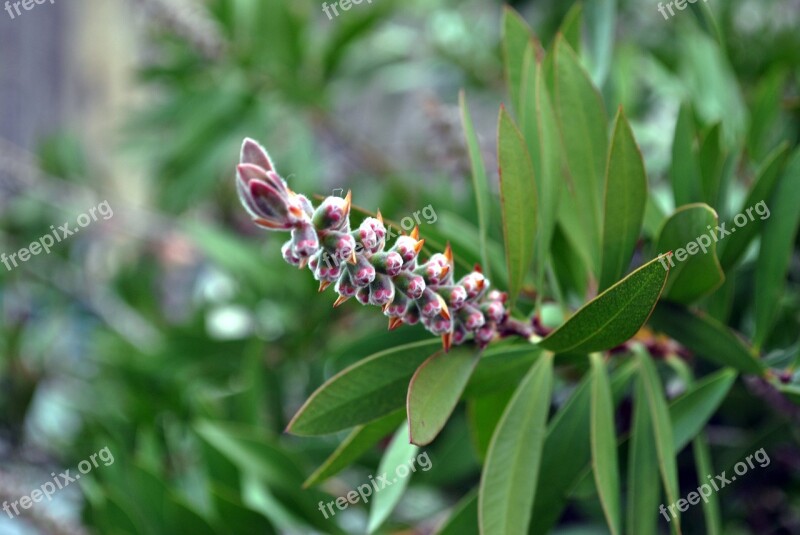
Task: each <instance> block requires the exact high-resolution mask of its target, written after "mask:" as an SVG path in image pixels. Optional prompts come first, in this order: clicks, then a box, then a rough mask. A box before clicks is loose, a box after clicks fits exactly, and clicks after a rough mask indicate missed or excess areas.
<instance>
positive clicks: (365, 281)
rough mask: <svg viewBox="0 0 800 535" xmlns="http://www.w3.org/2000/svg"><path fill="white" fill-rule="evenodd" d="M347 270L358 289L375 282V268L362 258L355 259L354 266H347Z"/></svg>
mask: <svg viewBox="0 0 800 535" xmlns="http://www.w3.org/2000/svg"><path fill="white" fill-rule="evenodd" d="M347 270H348V271H349V272H350V277H351V278H352V279H353V284H355V285H356V286H357V287H358V288H363V287H365V286H369V285H370V283H371V282H372V281H374V280H375V268H374V267H373V266H372V264H370V263H369V260H367V259H366V258H365V257H363V256H357V257H356V264H355V265H352V264H347Z"/></svg>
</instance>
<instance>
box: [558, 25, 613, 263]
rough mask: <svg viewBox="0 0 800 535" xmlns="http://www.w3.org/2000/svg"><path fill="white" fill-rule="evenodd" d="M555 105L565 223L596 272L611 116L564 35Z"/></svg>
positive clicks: (561, 43) (560, 45) (561, 40)
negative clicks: (563, 178) (563, 171)
mask: <svg viewBox="0 0 800 535" xmlns="http://www.w3.org/2000/svg"><path fill="white" fill-rule="evenodd" d="M554 66H555V104H556V111H557V117H558V120H559V125H560V130H561V141H562V143H563V147H564V156H565V161H566V168H567V169H566V170H567V177H568V184H569V185H568V188H567V189H566V191H565V194H564V195H562V197H561V200H562V211H561V218H560V222H561V223H562V225H563V226H564V228H565V231H566V232H567V234H568V235H569V236H570V237H571V239H572V241H574V243H575V245H576V247H577V249H578V251H579V252H580V253H581V255H582V257H583V258H584V261H585V262H586V263H587V265H588V266H589V267H590V268H591V271H592V273H594V274H595V276H598V275H599V273H598V272H599V269H600V242H601V229H602V195H603V173H604V171H605V168H606V155H607V151H608V134H607V125H608V118H607V116H606V112H605V108H604V106H603V101H602V98H601V97H600V94H599V93H598V91H597V89H596V88H595V87H594V86H593V85H592V82H591V80H590V79H589V75H588V74H587V73H586V71H585V70H584V69H583V67H582V66H581V64H580V61H579V60H578V56H577V55H576V54H575V52H574V51H573V50H572V49H571V48H570V47H569V45H568V44H567V42H566V41H565V40H564V38H563V37H557V38H556V44H555V57H554Z"/></svg>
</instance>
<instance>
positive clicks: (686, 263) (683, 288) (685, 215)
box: [657, 204, 725, 304]
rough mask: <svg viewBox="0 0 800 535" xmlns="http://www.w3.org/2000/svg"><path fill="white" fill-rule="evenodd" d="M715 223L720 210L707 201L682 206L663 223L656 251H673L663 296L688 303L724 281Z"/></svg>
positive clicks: (711, 290) (706, 293)
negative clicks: (717, 210)
mask: <svg viewBox="0 0 800 535" xmlns="http://www.w3.org/2000/svg"><path fill="white" fill-rule="evenodd" d="M716 225H717V213H716V212H715V211H714V210H713V209H711V207H709V206H707V205H705V204H689V205H686V206H681V207H680V208H678V209H677V210H676V211H675V213H674V214H672V216H671V217H670V218H669V219H667V221H666V222H665V223H664V227H663V228H662V229H661V233H660V235H659V237H658V246H657V247H658V249H657V250H658V251H659V252H663V253H664V254H667V253H669V252H672V253H673V254H672V255H669V257H668V260H669V264H670V266H671V268H672V269H671V270H670V274H669V280H667V285H666V287H665V288H664V299H667V300H670V301H675V302H678V303H684V304H689V303H692V302H694V301H696V300H697V299H700V298H701V297H703V296H705V295H708V294H710V293H711V292H713V291H714V290H716V289H717V288H719V287H720V286H721V285H722V283H723V282H724V281H725V274H724V273H723V272H722V267H720V265H719V260H717V246H716V240H717V239H718V238H717V231H716V229H715V227H716ZM709 227H711V230H708V229H709ZM704 249H705V250H704Z"/></svg>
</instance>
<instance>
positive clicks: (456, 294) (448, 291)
mask: <svg viewBox="0 0 800 535" xmlns="http://www.w3.org/2000/svg"><path fill="white" fill-rule="evenodd" d="M436 291H437V292H438V293H439V295H441V296H442V297H444V300H445V301H447V305H448V306H449V307H450V310H454V311H455V310H458V309H460V308H461V307H463V306H464V303H466V302H467V290H466V289H465V288H464V287H463V286H440V287H439V288H437V289H436Z"/></svg>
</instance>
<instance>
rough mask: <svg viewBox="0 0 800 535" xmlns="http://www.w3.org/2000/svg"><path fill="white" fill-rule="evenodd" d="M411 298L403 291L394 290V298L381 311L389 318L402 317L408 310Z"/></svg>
mask: <svg viewBox="0 0 800 535" xmlns="http://www.w3.org/2000/svg"><path fill="white" fill-rule="evenodd" d="M410 306H411V300H410V299H409V298H408V297H407V296H406V294H404V293H403V292H397V291H396V292H394V299H392V304H390V305H389V307H388V308H386V310H384V311H383V313H384V314H385V315H386V316H388V317H390V318H402V317H403V316H405V314H406V312H408V308H409V307H410Z"/></svg>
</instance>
